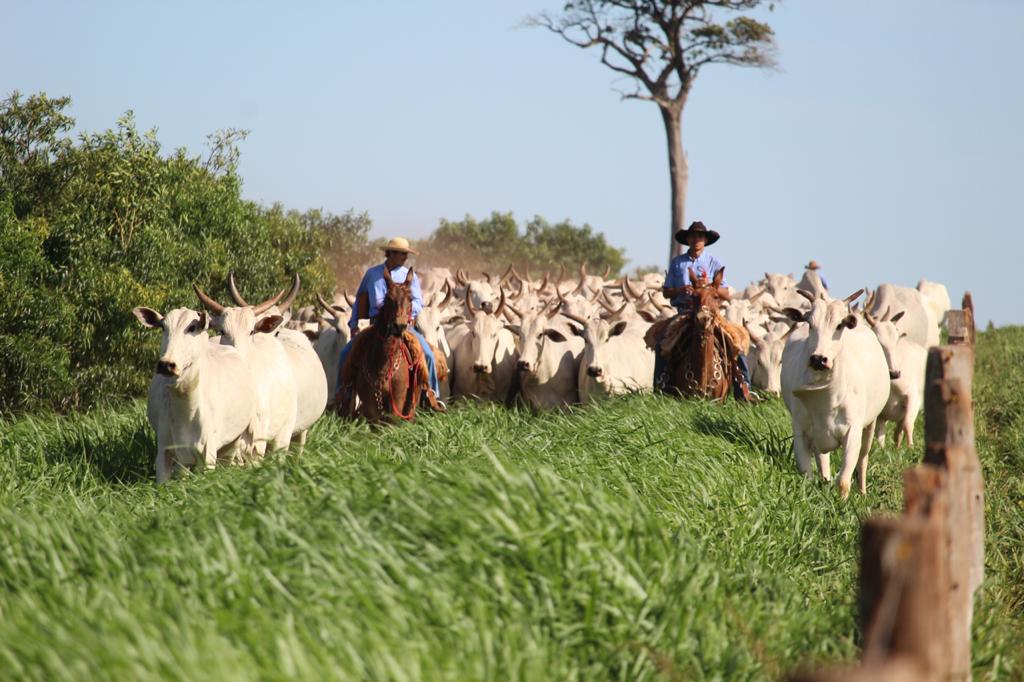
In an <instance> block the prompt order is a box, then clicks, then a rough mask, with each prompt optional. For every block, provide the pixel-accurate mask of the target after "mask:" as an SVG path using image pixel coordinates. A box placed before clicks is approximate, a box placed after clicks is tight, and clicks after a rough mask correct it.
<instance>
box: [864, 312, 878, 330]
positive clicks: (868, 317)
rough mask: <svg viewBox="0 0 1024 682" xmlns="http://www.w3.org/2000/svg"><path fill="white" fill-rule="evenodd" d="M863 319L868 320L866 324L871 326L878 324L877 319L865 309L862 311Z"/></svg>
mask: <svg viewBox="0 0 1024 682" xmlns="http://www.w3.org/2000/svg"><path fill="white" fill-rule="evenodd" d="M864 319H865V320H867V321H868V324H870V325H871V327H872V328H874V327H875V325H877V324H878V320H876V319H875V316H874V315H872V314H871V313H869V312H868V311H866V310H865V311H864Z"/></svg>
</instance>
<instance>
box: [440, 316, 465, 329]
mask: <svg viewBox="0 0 1024 682" xmlns="http://www.w3.org/2000/svg"><path fill="white" fill-rule="evenodd" d="M465 321H466V318H465V317H463V316H462V315H452V316H451V317H449V318H448V319H447V320H445V321H444V323H445V324H447V325H451V326H453V327H454V326H455V325H458V324H462V323H463V322H465Z"/></svg>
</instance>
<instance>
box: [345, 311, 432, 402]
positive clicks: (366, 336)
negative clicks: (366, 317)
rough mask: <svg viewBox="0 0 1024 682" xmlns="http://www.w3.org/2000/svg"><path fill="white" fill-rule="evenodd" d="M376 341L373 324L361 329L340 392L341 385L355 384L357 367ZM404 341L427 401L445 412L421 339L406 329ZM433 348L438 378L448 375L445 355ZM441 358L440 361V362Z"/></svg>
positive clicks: (415, 375) (350, 354)
mask: <svg viewBox="0 0 1024 682" xmlns="http://www.w3.org/2000/svg"><path fill="white" fill-rule="evenodd" d="M375 342H376V331H375V329H374V327H373V326H370V327H367V328H366V329H362V330H360V331H359V332H358V333H357V334H356V336H355V337H354V338H353V339H352V350H351V351H350V352H349V354H348V357H347V358H346V359H345V364H344V366H342V368H341V381H340V382H339V393H340V392H341V391H340V389H341V386H346V387H348V388H349V389H352V388H353V387H354V386H355V383H356V367H357V366H360V365H361V364H362V359H363V357H364V356H365V355H366V352H367V351H368V350H369V347H370V345H371V344H373V343H375ZM402 343H404V344H405V347H406V349H407V350H408V351H409V357H410V358H411V359H412V365H413V368H414V377H415V380H416V382H417V383H418V384H419V385H420V386H422V387H423V392H424V394H425V395H426V396H427V402H428V403H429V405H430V407H431V408H432V409H434V410H436V411H439V412H443V411H444V408H442V407H441V406H440V405H438V404H437V396H436V395H434V391H433V390H431V388H430V371H429V370H428V369H427V357H426V355H424V353H423V348H422V347H421V346H420V341H419V339H417V338H416V335H415V334H413V333H412V332H411V331H409V330H406V331H404V332H402ZM431 350H433V351H434V359H435V367H436V369H437V375H438V379H442V378H443V377H447V376H448V365H447V363H445V361H444V355H440V354H439V353H438V352H437V350H436V349H435V348H434V347H433V346H431ZM439 359H440V361H439V362H438V360H439ZM442 366H443V367H444V375H443V377H442V374H441V367H442Z"/></svg>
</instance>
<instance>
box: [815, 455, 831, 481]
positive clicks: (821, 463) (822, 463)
mask: <svg viewBox="0 0 1024 682" xmlns="http://www.w3.org/2000/svg"><path fill="white" fill-rule="evenodd" d="M818 473H819V474H820V475H821V478H822V480H824V481H825V482H826V483H828V482H829V481H831V480H832V453H831V452H822V453H819V454H818Z"/></svg>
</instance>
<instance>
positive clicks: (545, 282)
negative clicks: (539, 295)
mask: <svg viewBox="0 0 1024 682" xmlns="http://www.w3.org/2000/svg"><path fill="white" fill-rule="evenodd" d="M547 288H548V273H546V272H545V273H544V278H543V279H542V280H541V281H540V286H539V287H537V291H538V292H540V291H544V290H545V289H547Z"/></svg>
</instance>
